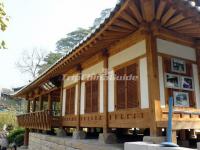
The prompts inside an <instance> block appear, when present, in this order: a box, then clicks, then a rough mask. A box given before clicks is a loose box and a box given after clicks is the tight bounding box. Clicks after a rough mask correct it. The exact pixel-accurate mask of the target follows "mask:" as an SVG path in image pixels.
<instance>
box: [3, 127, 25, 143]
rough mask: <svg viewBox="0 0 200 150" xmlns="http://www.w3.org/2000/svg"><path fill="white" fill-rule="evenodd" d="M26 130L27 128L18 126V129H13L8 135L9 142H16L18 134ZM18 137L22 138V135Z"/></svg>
mask: <svg viewBox="0 0 200 150" xmlns="http://www.w3.org/2000/svg"><path fill="white" fill-rule="evenodd" d="M24 132H25V130H24V129H23V128H18V129H15V130H13V131H11V132H10V133H9V135H8V137H7V139H8V142H9V143H13V142H15V139H16V137H17V136H18V135H23V134H24ZM18 138H21V137H18ZM17 140H19V139H17Z"/></svg>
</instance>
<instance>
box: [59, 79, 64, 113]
mask: <svg viewBox="0 0 200 150" xmlns="http://www.w3.org/2000/svg"><path fill="white" fill-rule="evenodd" d="M63 86H64V76H62V80H61V85H60V116H62V109H63Z"/></svg>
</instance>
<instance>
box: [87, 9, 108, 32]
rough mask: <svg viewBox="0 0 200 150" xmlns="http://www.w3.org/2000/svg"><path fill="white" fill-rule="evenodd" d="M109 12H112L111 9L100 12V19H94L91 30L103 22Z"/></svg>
mask: <svg viewBox="0 0 200 150" xmlns="http://www.w3.org/2000/svg"><path fill="white" fill-rule="evenodd" d="M111 10H112V9H111V8H107V9H104V10H102V11H101V15H100V17H98V18H96V19H95V20H94V23H93V27H91V28H95V27H96V26H98V25H99V24H100V23H101V22H102V21H104V19H105V18H106V16H107V15H108V14H110V12H111Z"/></svg>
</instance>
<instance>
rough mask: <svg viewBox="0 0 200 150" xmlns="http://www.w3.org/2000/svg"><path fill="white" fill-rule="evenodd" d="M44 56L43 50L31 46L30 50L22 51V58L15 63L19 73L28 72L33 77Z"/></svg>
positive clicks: (36, 73)
mask: <svg viewBox="0 0 200 150" xmlns="http://www.w3.org/2000/svg"><path fill="white" fill-rule="evenodd" d="M44 58H45V52H44V50H42V49H39V48H33V49H32V51H31V52H28V51H24V52H23V54H22V58H21V59H20V60H19V61H18V62H17V63H16V65H17V67H18V68H19V70H20V71H21V73H28V74H29V75H31V77H32V78H33V79H35V78H36V77H37V75H38V71H39V67H40V66H41V64H42V63H43V60H44Z"/></svg>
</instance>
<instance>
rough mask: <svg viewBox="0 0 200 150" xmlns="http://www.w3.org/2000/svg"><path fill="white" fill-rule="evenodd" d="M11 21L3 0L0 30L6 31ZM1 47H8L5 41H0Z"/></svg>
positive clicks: (0, 9)
mask: <svg viewBox="0 0 200 150" xmlns="http://www.w3.org/2000/svg"><path fill="white" fill-rule="evenodd" d="M8 21H9V17H8V16H7V14H6V12H5V10H4V5H3V3H2V2H0V30H1V31H2V32H4V31H5V30H6V28H7V23H8ZM0 49H6V44H5V41H3V40H1V41H0Z"/></svg>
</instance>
